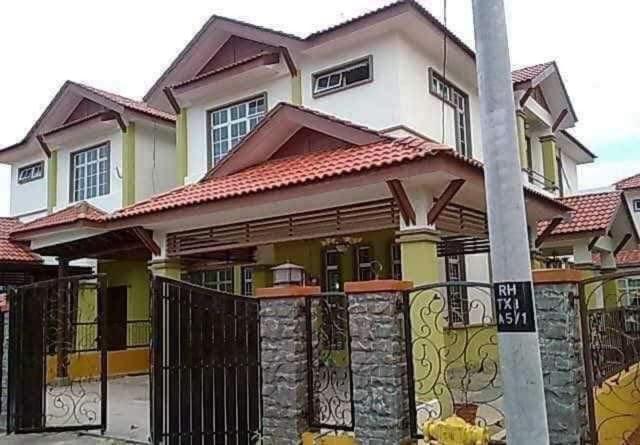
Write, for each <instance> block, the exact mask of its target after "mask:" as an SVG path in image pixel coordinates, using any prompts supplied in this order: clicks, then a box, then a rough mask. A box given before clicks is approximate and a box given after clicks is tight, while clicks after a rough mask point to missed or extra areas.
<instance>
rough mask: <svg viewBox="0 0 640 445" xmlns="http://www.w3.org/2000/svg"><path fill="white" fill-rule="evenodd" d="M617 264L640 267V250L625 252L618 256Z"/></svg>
mask: <svg viewBox="0 0 640 445" xmlns="http://www.w3.org/2000/svg"><path fill="white" fill-rule="evenodd" d="M616 263H617V264H618V266H626V267H631V266H640V249H636V250H623V251H622V252H620V253H618V255H616Z"/></svg>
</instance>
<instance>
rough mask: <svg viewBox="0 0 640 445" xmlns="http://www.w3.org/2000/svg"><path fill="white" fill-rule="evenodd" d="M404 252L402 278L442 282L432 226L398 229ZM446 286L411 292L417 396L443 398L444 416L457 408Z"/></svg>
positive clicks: (415, 282)
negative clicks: (450, 372) (451, 390)
mask: <svg viewBox="0 0 640 445" xmlns="http://www.w3.org/2000/svg"><path fill="white" fill-rule="evenodd" d="M397 240H398V242H399V243H400V248H401V254H402V279H403V280H406V281H411V282H413V284H414V286H420V285H424V284H432V283H438V282H440V281H441V279H440V266H439V262H438V255H437V243H438V241H439V240H440V237H439V235H438V233H437V232H435V231H433V230H430V229H407V230H403V231H401V232H399V233H398V238H397ZM442 292H443V289H434V290H433V291H419V292H415V293H413V294H412V295H411V297H410V298H411V311H410V313H411V327H412V332H413V336H414V338H413V347H414V357H419V359H416V360H414V373H415V381H417V382H420V389H418V388H416V398H417V399H418V400H419V401H420V402H427V401H429V400H433V399H439V400H440V403H441V404H442V407H443V414H444V417H447V416H448V415H450V414H451V413H452V412H453V403H452V400H451V398H450V397H449V396H448V394H447V395H445V396H443V394H445V393H447V391H446V386H447V385H446V382H445V379H446V375H445V372H444V370H445V369H446V367H447V362H446V361H447V356H448V353H447V349H448V347H449V346H447V341H446V322H445V319H444V316H445V315H446V308H445V302H444V299H443V298H442Z"/></svg>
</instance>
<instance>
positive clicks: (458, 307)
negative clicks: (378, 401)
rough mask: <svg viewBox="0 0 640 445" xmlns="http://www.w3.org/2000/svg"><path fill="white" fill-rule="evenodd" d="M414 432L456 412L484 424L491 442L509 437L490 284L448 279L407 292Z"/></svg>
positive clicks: (418, 433)
mask: <svg viewBox="0 0 640 445" xmlns="http://www.w3.org/2000/svg"><path fill="white" fill-rule="evenodd" d="M403 306H404V321H405V341H406V345H405V346H406V358H407V370H408V374H409V375H408V377H409V379H408V380H409V387H408V398H409V422H410V428H411V433H412V437H413V438H415V439H423V432H422V431H421V428H422V426H423V425H424V424H425V422H427V421H430V420H437V419H441V420H444V419H446V418H448V417H449V416H451V415H452V414H454V413H455V414H456V415H458V416H459V417H462V418H463V419H465V420H466V421H467V422H469V423H471V424H475V425H480V426H485V427H487V428H488V430H489V433H490V435H491V443H492V444H504V443H505V442H504V440H505V437H506V431H505V419H504V411H503V394H504V393H503V387H502V376H501V373H500V363H499V357H498V336H497V329H496V326H495V317H494V314H495V311H494V305H493V292H492V287H491V285H490V284H486V283H473V282H461V281H449V282H444V283H436V284H430V285H425V286H419V287H416V288H413V289H410V290H408V291H406V292H405V293H404V305H403Z"/></svg>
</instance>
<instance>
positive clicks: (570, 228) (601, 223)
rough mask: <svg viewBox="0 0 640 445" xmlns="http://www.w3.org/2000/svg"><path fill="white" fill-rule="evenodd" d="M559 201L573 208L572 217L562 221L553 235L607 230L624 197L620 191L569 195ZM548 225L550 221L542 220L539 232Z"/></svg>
mask: <svg viewBox="0 0 640 445" xmlns="http://www.w3.org/2000/svg"><path fill="white" fill-rule="evenodd" d="M559 201H560V202H562V203H563V204H565V205H567V206H569V207H571V208H572V209H573V210H572V211H570V212H569V214H570V218H569V219H568V220H567V221H565V222H562V223H560V224H559V225H558V226H557V227H556V228H555V229H554V230H553V232H552V233H551V235H567V234H572V233H584V232H597V231H602V230H607V229H608V228H609V227H610V225H611V223H612V222H613V219H614V218H615V215H616V213H617V211H618V208H619V207H620V204H621V203H622V197H621V193H620V192H605V193H594V194H589V195H576V196H569V197H566V198H562V199H559ZM548 225H549V221H541V222H540V223H539V224H538V234H540V233H542V232H543V231H544V229H545V228H546V227H547V226H548Z"/></svg>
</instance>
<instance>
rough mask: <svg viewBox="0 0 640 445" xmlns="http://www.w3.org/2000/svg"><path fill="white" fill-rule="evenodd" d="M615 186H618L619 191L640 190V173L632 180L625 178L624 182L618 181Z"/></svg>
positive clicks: (631, 178)
mask: <svg viewBox="0 0 640 445" xmlns="http://www.w3.org/2000/svg"><path fill="white" fill-rule="evenodd" d="M614 185H615V186H616V189H617V190H631V189H637V188H640V173H638V174H637V175H634V176H631V177H630V178H625V179H623V180H622V181H618V182H616V183H615V184H614Z"/></svg>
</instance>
